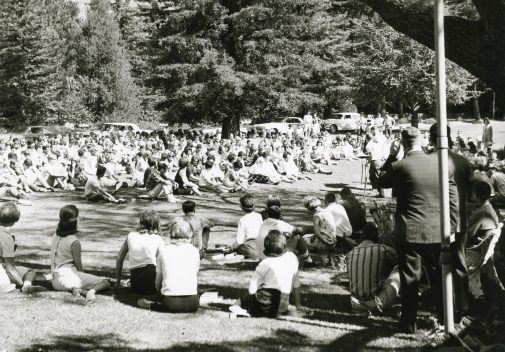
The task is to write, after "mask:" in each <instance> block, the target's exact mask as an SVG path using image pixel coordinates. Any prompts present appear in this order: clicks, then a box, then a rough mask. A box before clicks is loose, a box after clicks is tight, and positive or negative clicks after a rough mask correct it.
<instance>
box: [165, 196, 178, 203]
mask: <svg viewBox="0 0 505 352" xmlns="http://www.w3.org/2000/svg"><path fill="white" fill-rule="evenodd" d="M167 200H168V202H169V203H177V198H175V197H174V195H173V194H169V195H167Z"/></svg>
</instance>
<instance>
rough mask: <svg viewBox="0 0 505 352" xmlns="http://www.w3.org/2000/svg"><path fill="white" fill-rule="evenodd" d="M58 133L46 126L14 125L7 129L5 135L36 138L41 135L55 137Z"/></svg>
mask: <svg viewBox="0 0 505 352" xmlns="http://www.w3.org/2000/svg"><path fill="white" fill-rule="evenodd" d="M58 134H59V132H58V131H56V130H54V129H52V128H50V127H47V126H16V127H14V128H12V129H11V130H9V132H8V133H6V134H5V136H7V137H18V138H38V137H42V136H48V137H56V136H57V135H58ZM5 136H3V137H5Z"/></svg>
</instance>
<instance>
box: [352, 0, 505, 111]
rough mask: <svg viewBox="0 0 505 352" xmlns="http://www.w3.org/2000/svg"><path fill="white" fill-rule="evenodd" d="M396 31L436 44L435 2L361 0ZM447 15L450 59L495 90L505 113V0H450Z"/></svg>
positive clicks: (448, 53)
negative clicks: (504, 58)
mask: <svg viewBox="0 0 505 352" xmlns="http://www.w3.org/2000/svg"><path fill="white" fill-rule="evenodd" d="M360 1H362V2H363V3H365V4H367V5H368V6H370V7H371V8H372V9H373V10H374V11H376V12H377V13H378V14H380V16H381V17H382V18H383V19H384V21H386V22H387V23H388V24H389V25H391V26H392V27H393V28H394V29H395V30H397V31H399V32H401V33H404V34H405V35H407V36H409V37H410V38H413V39H415V40H416V41H418V42H419V43H421V44H423V45H425V46H427V47H429V48H432V49H433V47H434V40H435V39H434V25H433V23H434V22H433V1H428V0H407V1H405V0H360ZM447 4H448V14H447V15H446V16H445V45H446V55H447V58H448V59H450V60H451V61H453V62H455V63H456V64H458V65H459V66H461V67H462V68H464V69H465V70H467V71H468V72H470V73H471V74H473V75H474V76H476V77H477V78H479V79H481V80H482V81H483V82H485V83H486V84H487V85H488V86H489V87H491V88H492V89H493V90H494V91H495V92H496V98H497V101H496V102H497V106H498V108H499V109H500V114H501V115H503V114H504V113H505V61H504V60H503V57H505V23H504V21H503V19H504V18H505V1H504V0H471V1H470V0H464V1H448V2H447Z"/></svg>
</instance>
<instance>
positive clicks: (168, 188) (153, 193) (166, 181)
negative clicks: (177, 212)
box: [145, 164, 177, 203]
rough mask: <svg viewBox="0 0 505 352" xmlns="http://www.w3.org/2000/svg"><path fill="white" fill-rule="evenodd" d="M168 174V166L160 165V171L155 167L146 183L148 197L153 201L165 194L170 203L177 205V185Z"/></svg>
mask: <svg viewBox="0 0 505 352" xmlns="http://www.w3.org/2000/svg"><path fill="white" fill-rule="evenodd" d="M148 170H150V169H148ZM167 172H168V166H167V165H166V164H159V165H158V169H156V168H155V167H153V168H152V169H151V172H150V173H149V175H148V177H147V179H146V181H145V186H146V189H147V190H148V192H147V196H148V197H149V198H151V199H157V198H158V197H160V196H162V195H163V194H165V195H166V196H167V200H168V202H169V203H177V198H175V197H174V195H173V189H174V186H175V185H176V183H175V181H173V180H172V179H170V177H168V175H167Z"/></svg>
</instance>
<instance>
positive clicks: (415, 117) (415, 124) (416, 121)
mask: <svg viewBox="0 0 505 352" xmlns="http://www.w3.org/2000/svg"><path fill="white" fill-rule="evenodd" d="M410 124H411V125H412V127H416V128H419V111H418V110H412V117H411V119H410Z"/></svg>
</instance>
